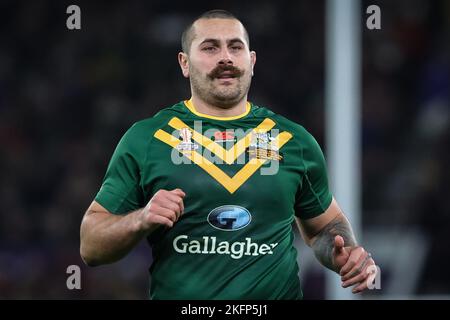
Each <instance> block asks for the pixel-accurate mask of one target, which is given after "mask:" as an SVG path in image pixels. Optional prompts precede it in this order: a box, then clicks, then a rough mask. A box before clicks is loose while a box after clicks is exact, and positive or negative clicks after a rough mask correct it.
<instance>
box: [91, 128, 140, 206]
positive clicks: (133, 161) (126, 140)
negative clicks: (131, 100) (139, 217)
mask: <svg viewBox="0 0 450 320" xmlns="http://www.w3.org/2000/svg"><path fill="white" fill-rule="evenodd" d="M142 140H144V139H142V137H141V134H140V133H139V131H138V130H137V129H136V128H135V127H134V126H133V127H131V128H130V129H129V130H128V131H127V132H126V133H125V135H124V136H123V137H122V139H121V140H120V142H119V144H118V145H117V147H116V149H115V151H114V154H113V155H112V157H111V160H110V162H109V165H108V168H107V170H106V174H105V177H104V179H103V183H102V186H101V188H100V190H99V192H98V193H97V195H96V197H95V202H96V204H94V206H95V207H97V205H100V204H101V206H102V207H103V208H107V209H108V211H109V212H111V213H113V214H123V213H126V212H130V211H133V210H135V209H138V208H140V207H142V206H143V202H144V195H143V191H142V189H141V187H140V182H141V179H142V177H141V168H142V163H143V161H144V157H145V145H144V144H143V143H142V142H141V141H142Z"/></svg>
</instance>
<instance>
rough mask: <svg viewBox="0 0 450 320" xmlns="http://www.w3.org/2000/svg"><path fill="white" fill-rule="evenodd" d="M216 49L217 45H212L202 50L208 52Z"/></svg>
mask: <svg viewBox="0 0 450 320" xmlns="http://www.w3.org/2000/svg"><path fill="white" fill-rule="evenodd" d="M215 50H216V47H212V46H210V47H203V48H202V51H206V52H213V51H215Z"/></svg>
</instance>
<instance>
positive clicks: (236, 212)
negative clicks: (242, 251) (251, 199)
mask: <svg viewBox="0 0 450 320" xmlns="http://www.w3.org/2000/svg"><path fill="white" fill-rule="evenodd" d="M207 219H208V223H209V224H210V225H211V226H213V227H214V228H216V229H220V230H224V231H236V230H240V229H243V228H245V227H246V226H248V225H249V224H250V222H251V221H252V216H251V214H250V212H249V211H248V210H247V209H245V208H243V207H240V206H234V205H226V206H221V207H217V208H215V209H214V210H212V211H211V212H210V213H209V214H208V218H207Z"/></svg>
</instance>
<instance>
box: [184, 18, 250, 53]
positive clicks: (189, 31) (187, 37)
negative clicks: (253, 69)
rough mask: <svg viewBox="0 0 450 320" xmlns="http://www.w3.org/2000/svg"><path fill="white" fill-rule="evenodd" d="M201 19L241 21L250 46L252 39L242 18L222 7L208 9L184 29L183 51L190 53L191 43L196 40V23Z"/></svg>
mask: <svg viewBox="0 0 450 320" xmlns="http://www.w3.org/2000/svg"><path fill="white" fill-rule="evenodd" d="M200 19H231V20H237V21H239V22H240V23H241V24H242V26H243V27H244V37H245V40H246V41H247V44H248V46H250V39H249V36H248V32H247V29H245V26H244V24H243V23H242V22H241V20H239V19H238V18H236V16H234V15H233V14H232V13H231V12H228V11H226V10H221V9H215V10H210V11H207V12H205V13H203V14H201V15H200V16H198V17H197V18H196V19H195V20H194V21H192V23H191V24H190V25H188V26H187V27H186V29H184V31H183V34H182V35H181V48H182V50H183V52H185V53H189V50H190V48H191V44H192V40H194V37H195V33H194V30H193V29H194V23H195V22H196V21H197V20H200Z"/></svg>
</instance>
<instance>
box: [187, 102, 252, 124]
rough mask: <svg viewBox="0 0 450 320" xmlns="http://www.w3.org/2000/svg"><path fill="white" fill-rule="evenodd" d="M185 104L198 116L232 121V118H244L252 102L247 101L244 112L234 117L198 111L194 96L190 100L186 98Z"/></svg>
mask: <svg viewBox="0 0 450 320" xmlns="http://www.w3.org/2000/svg"><path fill="white" fill-rule="evenodd" d="M184 105H185V106H186V107H187V108H188V109H189V111H190V112H192V113H193V114H195V115H196V116H198V117H202V118H208V119H214V120H222V121H230V120H236V119H240V118H243V117H245V116H246V115H248V114H249V113H250V109H251V106H250V102H248V101H247V103H246V106H245V112H244V113H241V114H239V115H237V116H232V117H217V116H211V115H209V114H205V113H201V112H198V111H197V110H195V107H194V104H193V102H192V98H191V99H189V100H185V101H184Z"/></svg>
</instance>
